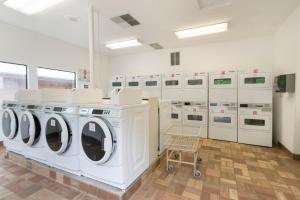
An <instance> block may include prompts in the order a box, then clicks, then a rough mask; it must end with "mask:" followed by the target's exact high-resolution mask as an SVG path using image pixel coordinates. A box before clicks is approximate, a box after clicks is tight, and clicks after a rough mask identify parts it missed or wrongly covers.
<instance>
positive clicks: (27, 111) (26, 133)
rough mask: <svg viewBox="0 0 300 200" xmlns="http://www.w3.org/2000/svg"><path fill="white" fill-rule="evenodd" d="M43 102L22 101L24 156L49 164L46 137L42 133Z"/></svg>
mask: <svg viewBox="0 0 300 200" xmlns="http://www.w3.org/2000/svg"><path fill="white" fill-rule="evenodd" d="M42 108H43V106H42V104H38V103H35V104H30V103H22V104H21V106H20V123H19V127H20V135H21V138H22V142H23V146H24V154H23V155H24V156H25V157H26V158H29V159H32V160H36V161H38V162H41V163H44V164H48V160H47V156H46V151H45V138H44V136H43V134H42V126H43V116H42Z"/></svg>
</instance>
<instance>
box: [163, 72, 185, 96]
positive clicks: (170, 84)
mask: <svg viewBox="0 0 300 200" xmlns="http://www.w3.org/2000/svg"><path fill="white" fill-rule="evenodd" d="M182 88H183V84H182V74H179V73H175V74H164V75H163V76H162V99H163V100H170V101H182V95H181V94H182Z"/></svg>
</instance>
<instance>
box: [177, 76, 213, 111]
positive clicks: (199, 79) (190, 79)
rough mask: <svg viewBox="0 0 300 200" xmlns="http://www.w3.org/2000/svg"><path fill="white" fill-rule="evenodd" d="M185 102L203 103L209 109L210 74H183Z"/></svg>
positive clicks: (183, 96) (183, 97)
mask: <svg viewBox="0 0 300 200" xmlns="http://www.w3.org/2000/svg"><path fill="white" fill-rule="evenodd" d="M180 95H182V99H183V101H187V102H201V104H204V105H206V106H207V107H208V103H207V101H208V73H205V72H202V73H198V72H196V73H185V74H183V91H182V93H181V94H180Z"/></svg>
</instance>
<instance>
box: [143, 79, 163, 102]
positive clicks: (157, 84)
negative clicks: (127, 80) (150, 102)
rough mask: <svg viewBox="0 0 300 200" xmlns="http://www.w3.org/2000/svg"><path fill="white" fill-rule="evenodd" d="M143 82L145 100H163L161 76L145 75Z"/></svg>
mask: <svg viewBox="0 0 300 200" xmlns="http://www.w3.org/2000/svg"><path fill="white" fill-rule="evenodd" d="M142 82H143V86H144V87H143V88H142V89H143V91H142V95H143V98H149V97H157V98H158V99H159V100H160V99H161V75H160V74H150V75H145V76H144V77H143V79H142Z"/></svg>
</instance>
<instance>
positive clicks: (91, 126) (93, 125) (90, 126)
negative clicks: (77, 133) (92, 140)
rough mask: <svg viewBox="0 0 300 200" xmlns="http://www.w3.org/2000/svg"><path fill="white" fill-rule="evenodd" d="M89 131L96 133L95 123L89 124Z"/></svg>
mask: <svg viewBox="0 0 300 200" xmlns="http://www.w3.org/2000/svg"><path fill="white" fill-rule="evenodd" d="M89 131H91V132H95V131H96V125H95V123H89Z"/></svg>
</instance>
